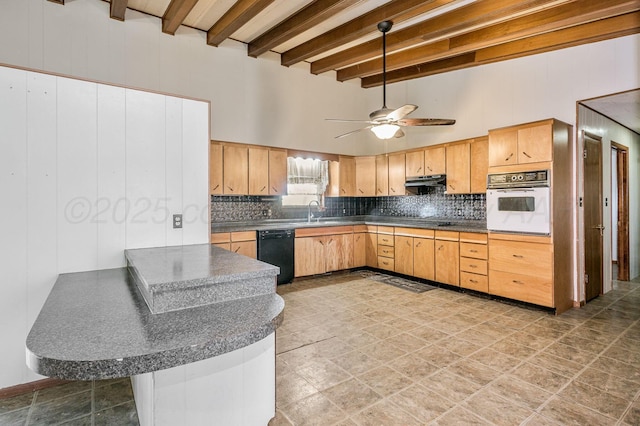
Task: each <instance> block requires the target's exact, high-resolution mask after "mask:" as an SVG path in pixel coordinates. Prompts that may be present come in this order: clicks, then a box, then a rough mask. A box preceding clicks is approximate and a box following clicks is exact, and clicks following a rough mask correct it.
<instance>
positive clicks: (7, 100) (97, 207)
mask: <svg viewBox="0 0 640 426" xmlns="http://www.w3.org/2000/svg"><path fill="white" fill-rule="evenodd" d="M208 119H209V105H208V103H207V102H203V101H195V100H186V99H181V98H177V97H171V96H165V95H159V94H154V93H146V92H141V91H138V90H132V89H124V88H121V87H115V86H108V85H103V84H97V83H92V82H87V81H80V80H74V79H70V78H64V77H57V76H53V75H47V74H41V73H37V72H30V71H24V70H20V69H14V68H7V67H0V197H1V199H2V201H1V204H0V229H1V234H2V238H0V270H1V271H2V278H1V279H0V336H2V345H0V365H2V368H0V388H2V387H7V386H11V385H15V384H19V383H24V382H27V381H30V380H34V379H36V378H38V377H39V376H36V375H35V374H34V373H32V372H31V371H30V370H28V369H27V367H26V365H25V361H24V359H25V358H24V357H25V352H24V345H25V341H26V338H27V334H28V331H29V329H30V328H31V325H32V324H33V322H34V321H35V319H36V317H37V315H38V313H39V312H40V309H41V308H42V305H43V303H44V301H45V300H46V298H47V296H48V294H49V292H50V290H51V287H52V286H53V284H54V282H55V280H56V277H57V276H58V274H61V273H65V272H77V271H86V270H94V269H106V268H117V267H122V266H125V259H124V249H125V248H134V247H153V246H164V245H179V244H195V243H206V242H207V241H208V240H209V212H208V210H209V208H208V206H209V204H208V203H209V200H208V198H209V197H208V182H207V176H208V148H209V134H208ZM173 213H183V214H184V228H183V229H173V228H172V214H173ZM81 320H82V319H79V321H81Z"/></svg>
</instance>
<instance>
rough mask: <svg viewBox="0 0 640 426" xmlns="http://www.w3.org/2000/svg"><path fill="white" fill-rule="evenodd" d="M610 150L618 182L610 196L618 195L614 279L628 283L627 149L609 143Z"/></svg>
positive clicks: (613, 236)
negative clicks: (614, 159) (612, 152)
mask: <svg viewBox="0 0 640 426" xmlns="http://www.w3.org/2000/svg"><path fill="white" fill-rule="evenodd" d="M611 150H612V151H613V150H615V151H616V161H617V167H616V175H617V182H618V187H617V188H611V193H612V194H613V192H614V190H616V191H617V194H618V215H617V216H618V226H617V230H618V232H617V235H611V238H612V239H613V238H616V239H617V243H618V244H617V247H618V250H617V251H618V253H617V255H618V256H617V257H618V276H617V277H616V278H614V279H617V280H622V281H629V148H628V147H626V146H624V145H621V144H619V143H617V142H614V141H611ZM610 229H613V226H612V224H611V228H610Z"/></svg>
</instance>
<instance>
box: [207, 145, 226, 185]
mask: <svg viewBox="0 0 640 426" xmlns="http://www.w3.org/2000/svg"><path fill="white" fill-rule="evenodd" d="M222 155H223V154H222V144H220V143H216V142H211V144H210V145H209V193H210V194H211V195H222V193H223V192H222V185H223V184H224V182H223V180H222V176H223V175H222Z"/></svg>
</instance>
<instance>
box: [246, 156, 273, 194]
mask: <svg viewBox="0 0 640 426" xmlns="http://www.w3.org/2000/svg"><path fill="white" fill-rule="evenodd" d="M247 171H248V173H249V195H269V149H268V148H258V147H250V148H249V165H248V168H247Z"/></svg>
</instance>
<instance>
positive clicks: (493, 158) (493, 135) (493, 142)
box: [489, 129, 518, 167]
mask: <svg viewBox="0 0 640 426" xmlns="http://www.w3.org/2000/svg"><path fill="white" fill-rule="evenodd" d="M517 152H518V131H517V130H515V129H508V130H504V129H500V130H494V131H490V132H489V167H493V166H510V165H512V164H517V161H518V155H517Z"/></svg>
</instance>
